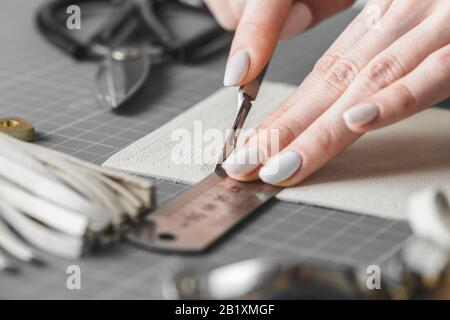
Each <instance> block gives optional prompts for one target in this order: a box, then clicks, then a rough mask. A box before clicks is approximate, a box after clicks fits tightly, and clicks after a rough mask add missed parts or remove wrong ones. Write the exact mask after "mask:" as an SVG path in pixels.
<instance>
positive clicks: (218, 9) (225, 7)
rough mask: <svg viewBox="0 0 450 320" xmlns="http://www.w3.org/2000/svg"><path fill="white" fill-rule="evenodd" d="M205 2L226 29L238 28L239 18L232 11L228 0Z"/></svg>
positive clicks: (207, 0) (209, 0) (206, 0)
mask: <svg viewBox="0 0 450 320" xmlns="http://www.w3.org/2000/svg"><path fill="white" fill-rule="evenodd" d="M233 1H234V0H233ZM205 3H206V6H207V7H208V9H209V10H210V11H211V13H212V14H213V15H214V17H215V18H216V20H217V22H218V23H219V24H220V25H221V26H222V27H223V28H224V29H226V30H234V29H236V26H237V24H238V22H239V19H238V17H237V16H236V15H235V14H234V12H233V11H232V9H231V6H230V3H229V1H228V0H205Z"/></svg>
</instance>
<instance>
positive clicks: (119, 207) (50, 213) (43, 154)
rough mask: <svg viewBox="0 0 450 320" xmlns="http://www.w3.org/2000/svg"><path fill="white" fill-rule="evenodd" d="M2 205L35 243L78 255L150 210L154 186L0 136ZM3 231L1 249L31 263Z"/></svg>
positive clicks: (3, 211) (14, 225) (12, 222)
mask: <svg viewBox="0 0 450 320" xmlns="http://www.w3.org/2000/svg"><path fill="white" fill-rule="evenodd" d="M0 204H1V206H0V217H1V218H3V220H4V221H6V222H7V224H8V225H9V226H10V227H12V228H13V229H15V230H16V231H17V232H18V233H20V234H21V235H22V236H23V237H24V238H25V239H26V240H28V241H29V242H30V243H32V244H34V245H35V246H37V247H39V248H41V249H43V250H45V251H48V252H50V253H54V254H57V255H62V256H65V257H78V256H79V255H80V254H81V253H82V251H83V247H84V246H86V245H89V244H90V241H91V240H94V239H95V241H100V242H102V241H103V240H104V239H107V240H106V241H109V240H110V239H111V238H114V237H110V233H108V237H106V238H102V234H103V232H104V231H107V230H110V227H113V230H115V232H116V235H117V234H118V233H119V232H120V230H121V227H122V223H123V221H124V220H129V219H130V218H131V219H134V218H135V217H137V216H138V215H139V214H140V213H141V212H142V210H143V209H149V208H150V206H151V205H152V185H151V183H150V182H148V181H143V180H141V179H138V178H135V177H131V176H127V175H125V174H123V173H119V172H115V171H112V170H106V169H103V168H100V167H97V166H94V165H91V164H89V163H86V162H84V161H81V160H79V159H76V158H74V157H71V156H68V155H65V154H62V153H60V152H57V151H53V150H48V149H45V148H42V147H40V146H37V145H34V144H30V143H25V142H22V141H19V140H17V139H14V138H12V137H9V136H6V135H4V134H0ZM125 217H126V218H127V219H124V218H125ZM0 222H1V221H0ZM2 230H6V232H3V234H2V235H1V237H0V246H3V247H4V248H5V249H6V248H7V250H8V249H9V250H8V251H10V252H11V251H15V252H16V256H17V257H19V258H21V259H22V260H26V259H27V258H28V257H29V255H31V253H32V252H27V250H26V247H25V246H24V245H23V243H21V242H20V241H18V239H15V238H14V237H10V235H12V233H11V232H8V229H7V227H6V225H3V229H0V232H2ZM16 240H17V241H16Z"/></svg>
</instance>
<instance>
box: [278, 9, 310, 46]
mask: <svg viewBox="0 0 450 320" xmlns="http://www.w3.org/2000/svg"><path fill="white" fill-rule="evenodd" d="M313 19H314V17H313V14H312V12H311V10H310V9H309V7H308V6H307V5H306V4H304V3H303V2H296V3H294V5H293V6H292V8H291V11H289V14H288V16H287V18H286V22H285V23H284V25H283V29H282V30H281V34H280V39H282V40H283V39H288V38H291V37H293V36H295V35H297V34H299V33H301V32H303V31H305V30H306V29H308V27H310V26H311V25H312V23H313Z"/></svg>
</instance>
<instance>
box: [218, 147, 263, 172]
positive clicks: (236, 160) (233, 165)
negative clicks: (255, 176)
mask: <svg viewBox="0 0 450 320" xmlns="http://www.w3.org/2000/svg"><path fill="white" fill-rule="evenodd" d="M260 159H261V157H260V153H259V150H258V148H257V147H249V148H242V149H239V150H237V151H235V152H233V153H232V154H230V156H229V157H228V158H227V160H225V161H224V163H223V164H222V168H223V169H224V170H225V171H226V172H227V173H231V174H236V175H246V174H249V173H251V172H252V171H254V170H255V169H256V168H258V167H259V165H260Z"/></svg>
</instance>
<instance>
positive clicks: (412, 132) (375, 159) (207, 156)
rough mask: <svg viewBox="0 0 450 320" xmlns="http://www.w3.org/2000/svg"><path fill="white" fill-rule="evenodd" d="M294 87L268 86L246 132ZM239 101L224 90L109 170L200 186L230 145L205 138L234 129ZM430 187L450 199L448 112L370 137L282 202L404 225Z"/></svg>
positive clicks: (135, 147)
mask: <svg viewBox="0 0 450 320" xmlns="http://www.w3.org/2000/svg"><path fill="white" fill-rule="evenodd" d="M294 89H295V88H294V87H293V86H288V85H284V84H277V83H270V82H266V83H265V84H264V85H263V88H262V89H261V91H260V95H259V97H258V99H257V102H256V103H255V105H254V107H253V109H252V111H251V113H250V116H249V118H248V120H247V122H246V126H245V127H246V128H247V129H249V128H256V126H257V124H258V123H260V122H261V121H262V120H263V119H264V118H265V117H266V116H267V115H268V114H270V112H271V111H273V110H274V109H275V108H276V107H277V106H278V105H279V104H280V103H281V102H282V101H283V100H284V99H285V98H287V97H288V96H289V95H290V94H291V93H292V92H293V90H294ZM236 95H237V93H236V89H230V88H227V89H221V90H219V91H218V92H216V93H215V94H213V95H212V96H210V97H208V98H206V99H205V100H203V101H202V102H200V103H198V104H197V105H196V106H194V107H192V108H190V109H189V110H188V111H186V112H184V113H183V114H181V115H180V116H178V117H176V118H175V119H173V120H171V121H170V122H168V123H167V124H166V125H164V126H162V127H161V128H159V129H158V130H156V131H154V132H152V133H150V134H149V135H147V136H146V137H144V138H142V139H141V140H139V141H137V142H135V143H133V144H132V145H130V146H129V147H127V148H125V149H124V150H122V151H120V152H118V153H117V154H115V155H113V156H112V157H111V158H110V159H108V160H107V161H106V162H105V163H104V164H103V165H104V166H105V167H108V168H115V169H119V170H124V171H127V172H132V173H137V174H140V175H144V176H150V177H157V178H161V179H164V180H169V181H176V182H181V183H187V184H193V183H195V182H198V181H199V180H201V179H202V178H204V177H205V176H207V175H208V174H209V173H210V172H212V170H213V168H214V164H215V161H216V160H217V154H211V153H212V152H211V150H220V148H221V147H222V146H223V140H222V141H216V140H214V139H211V136H213V134H206V138H205V137H204V139H203V141H202V139H201V138H200V139H199V138H198V135H199V134H200V137H201V132H203V133H205V132H206V131H207V129H210V128H217V129H220V131H221V132H225V130H226V128H228V127H230V126H231V123H232V121H233V119H234V117H235V113H236V108H235V105H236ZM200 125H201V126H202V127H203V128H202V130H200V129H199V126H200ZM183 132H188V133H189V136H190V137H191V141H194V143H193V147H192V148H186V146H187V145H189V144H188V142H189V141H188V140H186V139H182V138H180V137H183V136H185V134H183ZM198 132H200V133H198ZM196 135H197V137H196ZM207 138H209V140H208V139H207ZM205 140H207V141H205ZM208 141H209V142H208ZM210 141H214V142H210ZM241 142H242V139H241ZM180 154H181V155H182V157H180V156H179V155H180ZM180 159H184V161H180ZM174 160H175V161H174ZM429 187H440V188H441V189H442V190H443V191H444V192H445V193H447V195H449V194H450V112H449V111H445V110H438V109H431V110H427V111H425V112H422V113H420V114H417V115H415V116H413V117H411V118H409V119H407V120H405V121H402V122H400V123H398V124H395V125H393V126H390V127H388V128H384V129H381V130H378V131H374V132H371V133H369V134H366V135H365V136H364V137H362V138H361V139H360V140H358V141H357V142H356V143H355V144H354V145H353V146H351V147H350V148H349V149H347V150H346V151H344V152H343V153H342V154H340V155H339V156H338V157H337V158H336V159H334V160H333V161H332V162H330V163H329V164H328V165H326V166H325V167H324V168H322V169H321V170H320V171H318V172H317V173H316V174H315V175H313V176H312V177H310V178H309V179H308V180H307V181H305V182H304V183H303V184H302V185H300V186H298V187H295V188H288V189H285V190H283V191H282V192H281V193H280V194H279V195H278V198H279V199H281V200H285V201H290V202H297V203H308V204H314V205H319V206H325V207H330V208H334V209H340V210H346V211H350V212H355V213H361V214H368V215H373V216H377V217H384V218H390V219H405V218H406V207H407V202H408V198H409V196H410V195H411V194H413V193H414V192H416V191H420V190H422V189H426V188H429ZM424 214H425V213H424Z"/></svg>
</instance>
